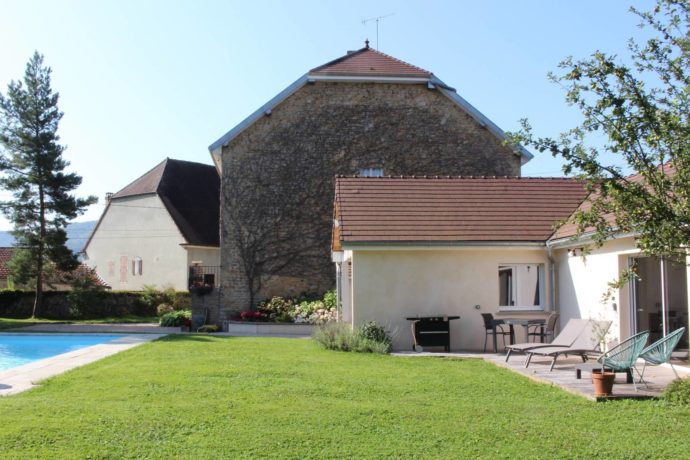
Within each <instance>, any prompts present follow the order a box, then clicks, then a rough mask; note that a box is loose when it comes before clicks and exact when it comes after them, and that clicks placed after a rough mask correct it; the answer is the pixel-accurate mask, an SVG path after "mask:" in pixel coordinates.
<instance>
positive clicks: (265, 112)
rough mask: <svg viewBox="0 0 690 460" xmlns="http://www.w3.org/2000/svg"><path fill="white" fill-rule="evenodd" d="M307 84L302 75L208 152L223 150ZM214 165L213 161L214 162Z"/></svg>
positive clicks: (216, 142) (218, 141)
mask: <svg viewBox="0 0 690 460" xmlns="http://www.w3.org/2000/svg"><path fill="white" fill-rule="evenodd" d="M306 84H307V74H304V75H302V76H301V77H299V78H298V79H297V80H295V81H294V82H293V83H292V84H291V85H290V86H288V87H287V88H285V89H284V90H282V91H281V92H279V93H278V94H276V95H275V97H273V98H272V99H271V100H269V101H268V102H267V103H265V104H264V105H262V106H261V107H259V108H258V109H257V110H256V111H255V112H254V113H252V114H251V115H249V116H248V117H247V118H245V119H244V120H242V121H241V122H240V123H239V124H238V125H237V126H235V127H234V128H232V129H231V130H230V131H228V132H227V133H225V134H223V136H221V137H220V138H219V139H218V140H217V141H215V142H214V143H213V144H211V145H210V146H209V147H208V150H209V151H210V152H211V153H213V152H214V151H215V150H217V149H221V148H223V146H224V145H226V144H227V143H228V142H230V141H232V140H233V139H234V138H235V137H237V136H238V135H239V134H240V133H241V132H242V131H244V130H245V129H247V128H249V127H250V126H251V125H252V124H254V123H255V122H256V121H257V120H258V119H259V118H261V117H263V116H265V115H268V114H270V113H271V111H272V110H273V108H274V107H275V106H277V105H278V104H280V103H281V102H283V101H284V100H285V99H287V98H288V97H290V96H292V95H293V94H294V93H295V92H296V91H297V90H298V89H300V88H301V87H302V86H304V85H306ZM214 163H216V162H215V160H214Z"/></svg>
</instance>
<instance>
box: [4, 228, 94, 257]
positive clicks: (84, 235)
mask: <svg viewBox="0 0 690 460" xmlns="http://www.w3.org/2000/svg"><path fill="white" fill-rule="evenodd" d="M96 222H97V221H95V220H90V221H88V222H74V223H72V224H69V225H68V226H67V247H68V248H70V249H71V250H72V251H74V252H79V251H81V250H82V248H83V247H84V244H85V243H86V240H87V239H88V238H89V235H90V234H91V231H92V230H93V228H94V227H95V226H96ZM9 246H14V238H13V237H12V235H10V232H2V231H0V247H9Z"/></svg>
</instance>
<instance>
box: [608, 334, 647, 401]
mask: <svg viewBox="0 0 690 460" xmlns="http://www.w3.org/2000/svg"><path fill="white" fill-rule="evenodd" d="M647 339H649V331H644V332H638V333H637V334H635V335H633V336H632V337H629V338H627V339H625V340H623V341H622V342H621V343H619V344H618V345H616V346H615V347H613V348H611V349H610V350H609V351H607V352H606V353H604V354H602V355H601V356H600V357H599V358H597V361H598V362H600V363H602V364H603V368H604V369H610V370H612V371H614V372H617V371H619V372H620V371H625V372H626V373H627V374H628V382H630V381H631V380H632V384H633V387H634V388H635V391H637V385H635V379H634V376H633V375H632V372H633V369H634V368H635V362H637V358H639V357H640V353H642V349H643V348H644V346H645V344H646V343H647Z"/></svg>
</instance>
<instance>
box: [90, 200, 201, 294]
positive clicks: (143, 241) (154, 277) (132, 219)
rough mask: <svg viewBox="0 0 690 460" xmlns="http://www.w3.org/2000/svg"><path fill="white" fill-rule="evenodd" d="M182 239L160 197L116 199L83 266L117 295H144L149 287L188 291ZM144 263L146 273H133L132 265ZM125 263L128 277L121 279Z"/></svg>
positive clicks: (143, 270)
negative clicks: (138, 260) (140, 292)
mask: <svg viewBox="0 0 690 460" xmlns="http://www.w3.org/2000/svg"><path fill="white" fill-rule="evenodd" d="M183 243H185V240H184V238H183V237H182V234H181V233H180V231H179V230H178V228H177V226H176V225H175V223H174V221H173V220H172V218H171V217H170V214H168V211H167V210H166V209H165V206H164V205H163V202H162V201H161V200H160V198H158V196H157V195H154V194H150V195H141V196H137V197H126V198H117V199H114V200H112V201H111V203H110V206H108V207H107V209H106V212H105V215H104V216H103V218H102V220H101V222H100V224H99V225H98V227H97V228H96V230H95V233H94V235H93V237H92V238H91V242H90V243H89V245H88V247H87V248H86V250H85V252H86V256H85V260H84V263H86V264H87V265H88V266H90V267H92V268H94V269H95V270H96V272H97V273H98V275H99V276H100V277H101V278H103V280H104V281H105V282H106V283H108V285H110V286H111V287H112V288H113V289H114V290H140V289H142V288H143V286H144V285H145V284H150V285H156V286H157V287H159V288H160V287H163V286H173V287H174V288H175V289H177V290H186V289H187V288H188V286H187V274H188V269H187V267H188V265H187V260H188V258H187V257H188V256H187V251H186V250H185V249H184V248H183V247H182V246H180V245H181V244H183ZM136 258H141V262H142V274H141V275H139V274H134V275H133V274H132V260H135V259H136ZM121 261H126V268H127V269H126V275H125V276H121V270H120V268H121Z"/></svg>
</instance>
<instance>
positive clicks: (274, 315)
mask: <svg viewBox="0 0 690 460" xmlns="http://www.w3.org/2000/svg"><path fill="white" fill-rule="evenodd" d="M293 309H294V302H293V300H292V299H286V298H284V297H279V296H275V297H272V298H271V300H267V301H265V302H261V303H259V305H258V306H257V311H259V312H261V313H263V314H264V315H265V316H266V321H279V322H291V321H292V318H293V316H292V315H291V314H290V311H291V310H293Z"/></svg>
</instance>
